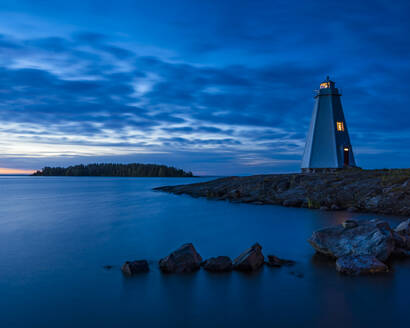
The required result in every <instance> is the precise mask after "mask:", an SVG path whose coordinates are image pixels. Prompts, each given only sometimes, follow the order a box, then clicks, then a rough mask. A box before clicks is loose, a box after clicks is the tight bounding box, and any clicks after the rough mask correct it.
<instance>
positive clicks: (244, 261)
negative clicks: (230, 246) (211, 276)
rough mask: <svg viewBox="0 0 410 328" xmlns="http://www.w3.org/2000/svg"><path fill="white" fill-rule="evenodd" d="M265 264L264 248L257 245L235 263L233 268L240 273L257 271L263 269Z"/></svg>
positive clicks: (245, 252) (240, 256)
mask: <svg viewBox="0 0 410 328" xmlns="http://www.w3.org/2000/svg"><path fill="white" fill-rule="evenodd" d="M264 262H265V258H264V256H263V254H262V246H261V245H259V244H258V243H256V244H254V245H253V246H252V247H250V248H248V249H247V250H246V251H244V252H243V253H242V254H241V255H239V256H238V257H237V258H236V259H235V260H234V261H233V268H234V270H238V271H255V270H258V269H259V268H260V267H262V266H263V264H264Z"/></svg>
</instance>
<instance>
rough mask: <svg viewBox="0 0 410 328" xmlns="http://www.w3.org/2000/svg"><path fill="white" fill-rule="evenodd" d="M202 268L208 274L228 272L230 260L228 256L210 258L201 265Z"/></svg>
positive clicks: (230, 267)
mask: <svg viewBox="0 0 410 328" xmlns="http://www.w3.org/2000/svg"><path fill="white" fill-rule="evenodd" d="M203 267H204V269H205V270H207V271H210V272H230V271H232V260H231V259H230V258H229V257H228V256H217V257H211V258H209V259H207V260H206V261H205V262H204V263H203Z"/></svg>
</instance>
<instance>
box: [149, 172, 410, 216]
mask: <svg viewBox="0 0 410 328" xmlns="http://www.w3.org/2000/svg"><path fill="white" fill-rule="evenodd" d="M154 190H157V191H164V192H169V193H173V194H177V195H180V194H187V195H191V196H193V197H206V198H208V199H215V200H227V201H231V202H240V203H250V204H257V205H263V204H272V205H283V206H291V207H304V208H311V209H321V210H349V211H352V212H369V213H380V214H391V215H403V216H410V169H389V170H388V169H386V170H362V169H346V170H340V171H336V172H314V173H295V174H270V175H254V176H247V177H226V178H220V179H216V180H212V181H208V182H202V183H194V184H187V185H178V186H165V187H159V188H155V189H154Z"/></svg>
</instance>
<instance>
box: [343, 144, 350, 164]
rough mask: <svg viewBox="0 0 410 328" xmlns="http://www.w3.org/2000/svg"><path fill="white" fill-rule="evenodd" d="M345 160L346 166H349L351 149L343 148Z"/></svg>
mask: <svg viewBox="0 0 410 328" xmlns="http://www.w3.org/2000/svg"><path fill="white" fill-rule="evenodd" d="M343 159H344V161H343V162H344V165H345V166H348V165H349V147H343Z"/></svg>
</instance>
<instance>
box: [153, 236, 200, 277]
mask: <svg viewBox="0 0 410 328" xmlns="http://www.w3.org/2000/svg"><path fill="white" fill-rule="evenodd" d="M201 262H202V257H201V255H199V254H198V252H197V251H196V249H195V247H194V245H192V243H189V244H184V245H182V246H181V247H180V248H178V249H177V250H176V251H174V252H172V253H171V254H169V255H168V256H167V257H164V258H163V259H161V260H160V261H159V268H160V270H161V271H162V272H164V273H186V272H194V271H196V270H198V269H199V268H200V265H201Z"/></svg>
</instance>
